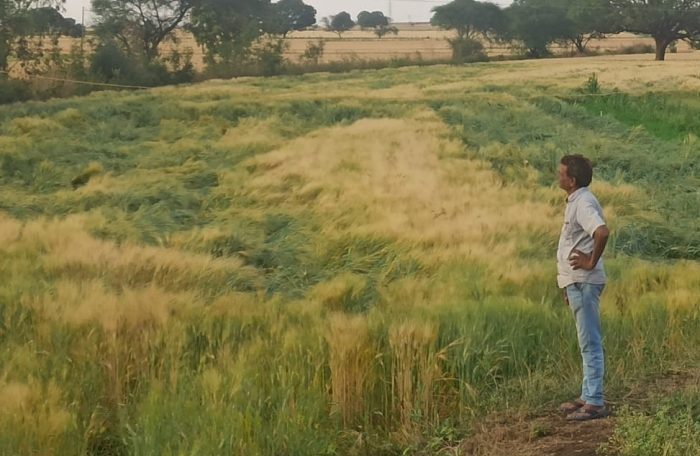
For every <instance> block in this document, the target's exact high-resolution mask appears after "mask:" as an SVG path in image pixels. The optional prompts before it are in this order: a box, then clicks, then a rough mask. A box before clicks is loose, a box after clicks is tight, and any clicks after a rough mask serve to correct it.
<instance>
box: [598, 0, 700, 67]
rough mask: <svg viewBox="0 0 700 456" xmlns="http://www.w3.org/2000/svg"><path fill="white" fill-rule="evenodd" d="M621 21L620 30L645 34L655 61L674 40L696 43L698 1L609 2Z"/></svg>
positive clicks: (699, 13) (699, 14)
mask: <svg viewBox="0 0 700 456" xmlns="http://www.w3.org/2000/svg"><path fill="white" fill-rule="evenodd" d="M611 1H612V5H613V7H614V8H615V10H616V11H617V12H618V13H619V15H620V17H622V18H623V23H622V27H623V28H624V30H626V31H628V32H633V33H644V34H649V35H651V36H652V38H654V42H655V43H656V60H664V59H665V58H666V49H667V48H668V46H669V45H670V44H671V43H673V42H674V41H676V40H685V41H689V42H693V41H696V40H699V39H700V0H611Z"/></svg>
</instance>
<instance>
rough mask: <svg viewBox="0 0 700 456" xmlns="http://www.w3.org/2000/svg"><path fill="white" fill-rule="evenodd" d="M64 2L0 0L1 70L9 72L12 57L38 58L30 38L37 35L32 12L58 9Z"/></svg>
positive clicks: (54, 0)
mask: <svg viewBox="0 0 700 456" xmlns="http://www.w3.org/2000/svg"><path fill="white" fill-rule="evenodd" d="M63 2H64V0H0V70H2V71H7V69H8V64H9V61H10V58H11V57H14V58H16V59H18V60H19V61H26V60H29V59H33V58H35V57H36V55H37V52H40V51H35V50H33V49H32V48H31V43H30V41H29V39H28V38H29V36H31V35H34V34H35V30H34V25H33V22H32V19H31V14H32V13H31V11H32V10H35V9H37V8H43V7H47V8H53V9H57V8H60V6H61V5H62V4H63Z"/></svg>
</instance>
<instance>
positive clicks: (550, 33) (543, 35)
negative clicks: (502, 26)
mask: <svg viewBox="0 0 700 456" xmlns="http://www.w3.org/2000/svg"><path fill="white" fill-rule="evenodd" d="M506 15H507V16H508V19H509V20H508V22H509V24H510V27H509V32H508V36H509V37H510V38H511V39H516V40H519V41H521V42H522V45H523V47H524V48H525V49H526V52H527V55H528V56H529V57H535V58H538V57H545V56H548V55H550V52H549V45H550V44H551V43H554V42H557V41H570V40H572V39H574V37H575V36H576V31H575V26H574V22H573V21H572V20H571V19H570V18H569V16H568V13H567V10H566V8H565V7H564V5H563V4H556V3H554V2H549V1H541V0H515V2H514V3H513V4H512V5H511V6H509V7H508V8H506Z"/></svg>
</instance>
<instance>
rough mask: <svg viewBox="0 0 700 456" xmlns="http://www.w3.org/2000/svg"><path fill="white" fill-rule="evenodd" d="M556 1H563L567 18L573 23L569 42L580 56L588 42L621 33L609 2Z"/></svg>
mask: <svg viewBox="0 0 700 456" xmlns="http://www.w3.org/2000/svg"><path fill="white" fill-rule="evenodd" d="M558 1H563V2H564V4H565V6H566V8H567V17H568V18H569V20H571V21H572V23H573V33H572V36H571V37H570V41H571V43H572V44H573V45H574V46H575V47H576V50H577V51H578V52H579V53H581V54H584V53H585V52H586V46H587V45H588V43H589V41H590V40H592V39H601V38H605V35H607V34H609V33H619V32H620V31H622V29H621V25H622V21H621V18H620V17H619V15H618V14H617V12H616V11H615V9H614V8H613V7H612V4H611V3H610V0H578V1H575V2H569V1H567V0H558Z"/></svg>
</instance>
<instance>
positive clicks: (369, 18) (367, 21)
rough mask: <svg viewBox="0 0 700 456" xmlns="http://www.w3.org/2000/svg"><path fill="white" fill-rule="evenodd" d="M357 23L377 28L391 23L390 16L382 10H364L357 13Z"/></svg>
mask: <svg viewBox="0 0 700 456" xmlns="http://www.w3.org/2000/svg"><path fill="white" fill-rule="evenodd" d="M357 25H359V26H360V27H361V28H362V29H363V30H364V29H376V28H378V27H382V26H384V27H386V26H388V25H389V18H388V17H386V16H384V13H382V12H381V11H372V12H371V13H370V12H369V11H362V12H360V14H358V15H357Z"/></svg>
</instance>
